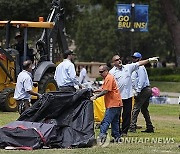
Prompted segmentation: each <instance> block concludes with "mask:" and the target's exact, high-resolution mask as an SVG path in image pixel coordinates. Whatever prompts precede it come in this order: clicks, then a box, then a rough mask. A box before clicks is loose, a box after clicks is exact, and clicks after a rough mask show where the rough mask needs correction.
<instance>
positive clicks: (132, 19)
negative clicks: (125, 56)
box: [130, 3, 135, 55]
mask: <svg viewBox="0 0 180 154" xmlns="http://www.w3.org/2000/svg"><path fill="white" fill-rule="evenodd" d="M134 7H135V4H134V3H132V4H131V30H130V31H131V55H132V54H133V52H134V42H133V41H134V16H135V9H134Z"/></svg>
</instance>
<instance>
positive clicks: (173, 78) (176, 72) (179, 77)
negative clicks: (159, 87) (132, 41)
mask: <svg viewBox="0 0 180 154" xmlns="http://www.w3.org/2000/svg"><path fill="white" fill-rule="evenodd" d="M147 72H148V76H149V79H150V81H165V82H180V68H168V67H167V68H147Z"/></svg>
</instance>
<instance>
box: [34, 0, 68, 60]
mask: <svg viewBox="0 0 180 154" xmlns="http://www.w3.org/2000/svg"><path fill="white" fill-rule="evenodd" d="M63 18H64V9H63V7H62V5H61V1H60V0H53V1H52V7H51V13H50V14H49V16H48V18H47V21H46V22H53V23H54V27H53V28H52V29H44V30H43V33H42V35H41V37H40V39H39V40H38V41H37V43H36V48H37V50H38V51H39V53H40V56H41V61H51V62H54V63H56V61H55V59H56V58H55V57H54V56H55V55H56V54H55V49H56V47H57V44H58V48H59V50H60V49H61V51H62V52H64V51H65V50H67V49H68V43H67V40H66V33H65V27H64V21H63V20H64V19H63Z"/></svg>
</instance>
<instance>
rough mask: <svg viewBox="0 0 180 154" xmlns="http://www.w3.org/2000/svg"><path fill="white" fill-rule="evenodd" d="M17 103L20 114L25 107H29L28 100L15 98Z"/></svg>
mask: <svg viewBox="0 0 180 154" xmlns="http://www.w3.org/2000/svg"><path fill="white" fill-rule="evenodd" d="M16 102H17V104H18V112H19V114H20V115H21V114H22V113H23V112H24V111H25V110H26V109H28V108H29V107H30V102H29V100H27V99H25V100H16Z"/></svg>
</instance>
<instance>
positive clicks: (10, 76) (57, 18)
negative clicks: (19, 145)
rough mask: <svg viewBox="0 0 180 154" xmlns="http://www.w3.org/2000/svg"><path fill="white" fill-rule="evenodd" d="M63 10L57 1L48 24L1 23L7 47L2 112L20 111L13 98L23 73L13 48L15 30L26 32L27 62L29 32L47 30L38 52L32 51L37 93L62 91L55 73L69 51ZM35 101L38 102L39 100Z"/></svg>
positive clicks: (0, 63) (0, 79) (0, 81)
mask: <svg viewBox="0 0 180 154" xmlns="http://www.w3.org/2000/svg"><path fill="white" fill-rule="evenodd" d="M62 10H63V8H62V7H61V2H60V0H53V2H52V8H51V13H50V14H49V16H48V18H47V21H46V22H43V21H38V22H30V21H0V27H5V29H6V39H5V47H2V46H1V47H0V110H2V111H17V104H16V101H15V100H14V99H13V96H14V89H15V85H16V79H17V76H18V74H19V72H20V71H21V70H20V66H19V65H20V63H19V61H20V59H19V52H18V51H17V50H15V49H13V48H11V45H10V40H11V39H10V33H11V30H13V29H14V28H18V29H21V31H22V30H23V32H24V34H22V35H23V37H24V54H23V61H24V60H26V59H27V57H28V56H27V53H28V50H29V49H28V48H27V42H28V30H29V29H33V28H42V29H43V32H42V35H41V37H40V39H39V40H38V41H37V42H36V50H35V51H34V50H31V52H33V53H32V56H33V59H34V69H33V81H34V82H35V83H37V86H35V87H34V89H35V91H38V92H39V93H45V92H49V91H56V90H57V89H58V87H57V84H56V81H55V80H54V71H55V68H56V64H57V63H59V62H60V60H61V56H60V55H61V53H63V52H64V51H65V50H67V49H68V45H67V41H66V36H65V31H64V23H63V11H62ZM40 19H42V18H40ZM37 54H38V56H37ZM37 57H38V58H37ZM32 99H34V100H36V97H33V98H32Z"/></svg>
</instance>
